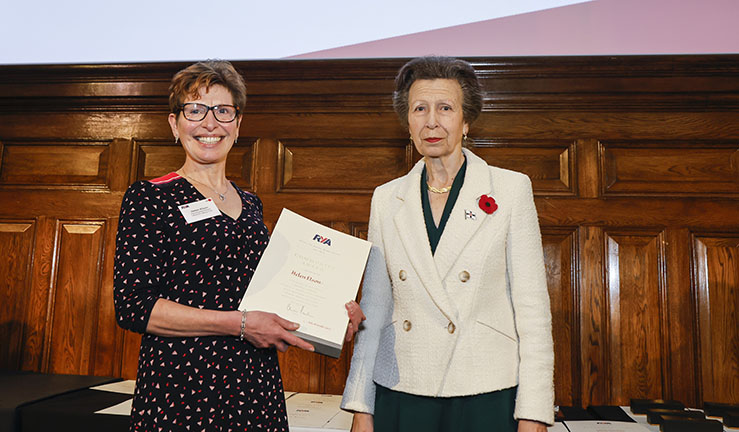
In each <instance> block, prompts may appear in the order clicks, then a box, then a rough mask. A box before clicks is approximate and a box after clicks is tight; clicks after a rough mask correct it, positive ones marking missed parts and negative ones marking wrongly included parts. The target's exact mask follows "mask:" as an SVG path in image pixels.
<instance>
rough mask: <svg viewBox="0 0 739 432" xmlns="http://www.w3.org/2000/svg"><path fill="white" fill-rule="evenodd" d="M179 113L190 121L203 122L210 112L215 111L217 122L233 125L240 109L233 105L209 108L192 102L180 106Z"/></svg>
mask: <svg viewBox="0 0 739 432" xmlns="http://www.w3.org/2000/svg"><path fill="white" fill-rule="evenodd" d="M179 111H181V112H182V114H183V115H184V116H185V118H186V119H188V120H190V121H201V120H203V119H204V118H205V116H207V115H208V111H213V115H214V116H215V118H216V120H218V121H219V122H221V123H231V122H232V121H234V120H235V119H236V116H237V115H239V109H238V108H236V107H235V106H233V105H214V106H208V105H205V104H201V103H192V102H190V103H186V104H182V105H180V109H179Z"/></svg>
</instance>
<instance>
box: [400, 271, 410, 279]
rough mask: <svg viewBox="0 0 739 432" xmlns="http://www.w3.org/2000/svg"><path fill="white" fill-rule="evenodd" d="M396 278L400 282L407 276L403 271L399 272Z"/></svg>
mask: <svg viewBox="0 0 739 432" xmlns="http://www.w3.org/2000/svg"><path fill="white" fill-rule="evenodd" d="M398 277H399V278H400V280H402V281H404V280H406V279H407V278H408V275H407V274H406V273H405V270H401V271H400V273H398Z"/></svg>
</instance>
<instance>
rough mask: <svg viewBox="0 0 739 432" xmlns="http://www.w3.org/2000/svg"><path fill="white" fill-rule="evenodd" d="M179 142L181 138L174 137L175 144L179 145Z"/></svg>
mask: <svg viewBox="0 0 739 432" xmlns="http://www.w3.org/2000/svg"><path fill="white" fill-rule="evenodd" d="M179 140H180V137H177V136H176V137H174V143H175V144H177V141H179Z"/></svg>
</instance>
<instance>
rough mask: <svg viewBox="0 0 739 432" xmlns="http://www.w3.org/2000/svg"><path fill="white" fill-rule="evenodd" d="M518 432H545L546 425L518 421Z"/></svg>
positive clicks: (529, 421)
mask: <svg viewBox="0 0 739 432" xmlns="http://www.w3.org/2000/svg"><path fill="white" fill-rule="evenodd" d="M518 432H547V425H545V424H544V423H539V422H538V421H533V420H519V421H518Z"/></svg>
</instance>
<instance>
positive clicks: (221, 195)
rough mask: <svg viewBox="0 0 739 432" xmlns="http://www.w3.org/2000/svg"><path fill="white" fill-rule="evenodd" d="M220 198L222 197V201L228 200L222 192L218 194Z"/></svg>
mask: <svg viewBox="0 0 739 432" xmlns="http://www.w3.org/2000/svg"><path fill="white" fill-rule="evenodd" d="M216 193H218V192H216ZM218 198H220V199H221V201H226V196H225V195H224V194H220V193H219V194H218Z"/></svg>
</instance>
